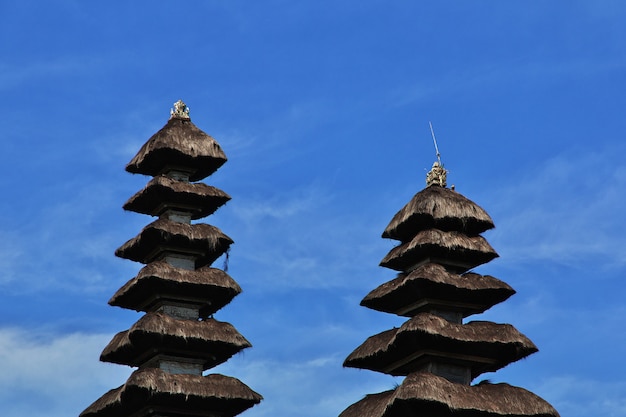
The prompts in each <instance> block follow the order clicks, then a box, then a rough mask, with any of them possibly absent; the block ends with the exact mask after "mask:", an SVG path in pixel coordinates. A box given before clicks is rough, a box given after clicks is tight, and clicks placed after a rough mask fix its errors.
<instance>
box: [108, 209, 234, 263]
mask: <svg viewBox="0 0 626 417" xmlns="http://www.w3.org/2000/svg"><path fill="white" fill-rule="evenodd" d="M232 243H233V240H232V239H231V238H229V237H228V236H226V235H225V234H224V233H222V231H221V230H220V229H218V228H217V227H215V226H211V225H209V224H202V223H200V224H185V223H180V222H175V221H172V220H168V219H158V220H155V221H154V222H152V223H150V224H149V225H147V226H146V227H144V228H143V229H142V230H141V232H140V233H139V235H138V236H136V237H134V238H133V239H131V240H129V241H128V242H126V243H124V244H123V245H122V246H120V247H119V248H118V249H117V250H116V251H115V255H116V256H119V257H120V258H125V259H130V260H132V261H136V262H141V263H144V264H147V263H148V262H151V261H154V260H157V259H158V258H159V256H161V255H162V254H163V253H165V252H173V253H181V254H188V255H191V256H196V268H200V267H202V266H204V265H210V264H211V263H213V262H214V261H215V260H216V259H217V258H219V257H220V256H221V255H222V254H224V252H226V250H228V248H229V247H230V245H231V244H232Z"/></svg>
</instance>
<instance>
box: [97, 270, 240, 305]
mask: <svg viewBox="0 0 626 417" xmlns="http://www.w3.org/2000/svg"><path fill="white" fill-rule="evenodd" d="M239 293H241V287H240V286H239V285H238V284H237V283H236V282H235V280H233V279H232V278H231V277H230V276H229V275H228V274H227V273H226V272H224V271H222V270H221V269H217V268H210V267H208V266H205V267H202V268H199V269H196V270H195V271H189V270H186V269H182V268H176V267H174V266H171V265H170V264H168V263H167V262H163V261H156V262H151V263H149V264H148V265H146V266H145V267H143V268H142V269H141V270H140V271H139V273H138V274H137V276H136V277H135V278H133V279H131V280H130V281H128V282H127V283H126V284H125V285H124V286H123V287H122V288H120V289H119V290H118V291H117V292H116V293H115V294H114V295H113V297H112V298H111V299H110V300H109V304H110V305H112V306H117V307H122V308H128V309H131V310H136V311H149V310H151V309H152V308H153V307H154V306H159V305H162V304H164V303H167V302H170V303H179V304H180V303H183V304H189V305H193V306H198V308H199V309H200V315H201V316H203V317H206V316H209V315H211V314H213V313H215V312H216V311H218V310H219V309H221V308H222V307H224V306H225V305H226V304H228V303H230V301H231V300H232V299H233V298H234V297H235V296H237V295H238V294H239Z"/></svg>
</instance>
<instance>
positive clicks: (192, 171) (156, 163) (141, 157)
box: [126, 117, 226, 181]
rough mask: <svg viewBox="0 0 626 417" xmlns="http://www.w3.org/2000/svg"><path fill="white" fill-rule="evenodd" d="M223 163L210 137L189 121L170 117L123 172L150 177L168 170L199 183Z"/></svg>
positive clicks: (216, 145) (218, 148)
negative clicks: (181, 173) (184, 174)
mask: <svg viewBox="0 0 626 417" xmlns="http://www.w3.org/2000/svg"><path fill="white" fill-rule="evenodd" d="M224 162H226V155H225V154H224V151H222V148H220V145H219V144H218V143H217V142H216V141H215V139H213V138H212V137H211V136H209V135H207V134H206V133H204V132H203V131H202V130H200V129H198V128H197V127H196V125H194V124H193V123H191V120H190V119H185V118H179V117H172V118H171V119H170V120H169V121H168V122H167V124H166V125H165V126H164V127H163V128H162V129H161V130H159V131H158V132H157V133H155V134H154V135H153V136H152V137H151V138H150V139H148V141H147V142H146V143H145V144H144V145H143V146H142V147H141V149H140V150H139V152H138V153H137V155H135V157H134V158H133V159H132V160H131V161H130V162H129V163H128V165H126V171H128V172H132V173H134V174H144V175H151V176H153V177H155V176H157V175H160V174H162V173H165V172H167V171H168V170H170V169H173V170H177V171H184V172H188V173H189V179H190V180H191V181H199V180H201V179H203V178H206V177H208V176H209V175H211V174H212V173H214V172H215V171H216V170H217V169H218V168H219V167H221V166H222V165H223V164H224Z"/></svg>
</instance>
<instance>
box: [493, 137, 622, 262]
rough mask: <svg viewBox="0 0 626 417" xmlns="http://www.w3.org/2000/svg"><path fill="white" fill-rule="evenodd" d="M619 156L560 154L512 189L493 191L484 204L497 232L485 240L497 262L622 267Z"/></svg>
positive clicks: (613, 151)
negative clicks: (589, 263) (595, 263)
mask: <svg viewBox="0 0 626 417" xmlns="http://www.w3.org/2000/svg"><path fill="white" fill-rule="evenodd" d="M623 151H624V149H622V147H620V146H617V147H613V148H610V149H609V148H607V149H602V150H599V151H597V152H582V151H579V152H577V151H575V150H574V151H570V152H565V153H563V154H561V155H558V156H555V157H553V158H551V159H548V160H546V161H545V162H544V163H543V164H542V165H541V166H537V167H535V168H536V169H534V170H533V171H532V175H528V176H525V177H524V178H521V179H520V180H519V182H518V183H517V184H513V185H510V186H508V187H507V188H506V189H499V190H493V192H492V193H491V194H490V198H492V199H495V200H491V201H489V202H488V204H489V205H490V206H491V207H492V210H491V214H492V216H493V217H494V218H495V219H496V223H497V228H496V229H495V230H494V231H493V232H490V234H489V236H488V238H489V240H490V242H491V243H492V245H493V246H494V247H495V248H496V249H497V250H498V251H499V253H500V255H501V256H502V258H503V259H506V262H507V263H511V262H513V263H519V262H532V261H537V260H540V261H549V262H556V263H562V264H568V265H577V264H581V263H583V262H586V261H589V260H593V259H595V260H598V259H602V260H603V262H602V264H603V265H604V266H605V267H606V266H607V265H608V266H610V267H613V268H615V267H618V268H621V267H623V266H625V265H626V253H625V252H624V250H623V248H624V247H626V233H624V232H625V231H626V230H625V229H626V224H625V223H624V222H623V219H622V218H623V213H624V211H625V210H626V198H624V197H623V191H622V190H623V189H624V187H625V186H626V165H624V164H623V161H621V157H620V156H619V155H621V154H623ZM598 266H599V265H598Z"/></svg>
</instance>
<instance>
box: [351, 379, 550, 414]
mask: <svg viewBox="0 0 626 417" xmlns="http://www.w3.org/2000/svg"><path fill="white" fill-rule="evenodd" d="M422 415H424V416H438V417H455V416H467V417H559V413H558V412H557V411H556V410H555V409H554V408H553V407H552V406H551V405H550V404H549V403H547V402H546V401H545V400H543V399H542V398H540V397H538V396H537V395H535V394H533V393H532V392H530V391H527V390H525V389H523V388H518V387H514V386H511V385H509V384H491V383H480V384H478V385H473V386H468V385H462V384H456V383H453V382H450V381H448V380H446V379H445V378H441V377H438V376H436V375H433V374H430V373H425V372H417V373H413V374H411V375H409V376H407V377H406V378H405V379H404V381H403V382H402V384H401V385H400V386H399V387H397V388H396V389H395V390H391V391H385V392H381V393H379V394H373V395H367V396H365V398H363V399H362V400H361V401H359V402H357V403H355V404H353V405H351V406H350V407H348V408H347V409H346V410H345V411H344V412H342V413H341V414H340V415H339V417H405V416H422Z"/></svg>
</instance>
